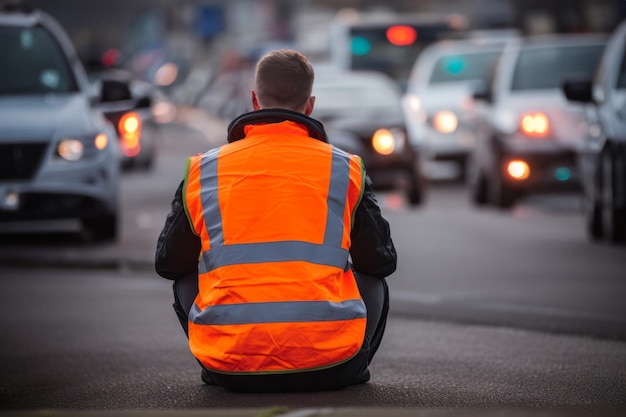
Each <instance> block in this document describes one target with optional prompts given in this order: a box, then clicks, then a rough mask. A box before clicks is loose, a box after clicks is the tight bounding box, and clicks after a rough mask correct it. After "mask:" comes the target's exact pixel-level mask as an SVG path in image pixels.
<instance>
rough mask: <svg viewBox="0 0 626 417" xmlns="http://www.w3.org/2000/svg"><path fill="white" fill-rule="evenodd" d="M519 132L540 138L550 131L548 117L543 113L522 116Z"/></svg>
mask: <svg viewBox="0 0 626 417" xmlns="http://www.w3.org/2000/svg"><path fill="white" fill-rule="evenodd" d="M520 130H521V131H522V133H524V134H525V135H527V136H531V137H535V138H542V137H544V136H546V135H547V134H548V131H549V130H550V122H549V121H548V116H546V115H545V114H543V113H528V114H525V115H523V116H522V119H521V121H520Z"/></svg>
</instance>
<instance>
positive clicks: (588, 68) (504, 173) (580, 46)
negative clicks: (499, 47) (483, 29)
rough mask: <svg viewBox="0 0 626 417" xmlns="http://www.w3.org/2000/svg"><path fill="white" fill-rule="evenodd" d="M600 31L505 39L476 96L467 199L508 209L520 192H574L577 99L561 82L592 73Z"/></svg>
mask: <svg viewBox="0 0 626 417" xmlns="http://www.w3.org/2000/svg"><path fill="white" fill-rule="evenodd" d="M605 44H606V37H605V36H603V35H589V34H587V35H573V34H570V35H546V36H539V37H530V38H525V39H519V40H513V41H510V42H509V43H507V46H506V47H505V49H504V51H503V53H502V54H501V55H500V57H499V58H498V62H497V64H496V66H495V67H494V69H493V71H492V72H491V74H490V77H489V82H488V83H487V86H486V89H484V90H482V91H477V92H476V94H474V97H475V99H477V106H476V114H477V121H476V129H477V135H478V136H477V142H476V145H475V147H474V150H473V151H472V153H471V156H470V159H469V166H468V178H467V182H468V186H469V191H470V196H471V200H472V201H473V202H474V203H476V204H478V205H483V204H486V203H490V204H493V205H494V206H496V207H499V208H510V207H511V206H512V205H513V204H514V203H515V202H516V201H517V200H518V199H519V198H520V197H522V196H525V195H528V194H534V193H541V192H558V191H578V190H579V189H580V182H579V177H578V171H577V169H576V157H575V155H576V150H577V149H578V148H579V147H580V146H581V144H582V142H583V139H584V135H585V129H586V127H585V126H586V122H585V115H584V109H583V106H581V105H580V104H576V103H571V102H568V100H567V99H566V98H565V96H564V94H563V92H562V91H561V84H562V83H563V82H564V80H566V79H569V78H572V77H574V78H575V77H588V76H591V74H592V73H593V71H594V69H595V67H596V64H597V63H598V61H599V58H600V55H601V54H602V51H603V49H604V46H605Z"/></svg>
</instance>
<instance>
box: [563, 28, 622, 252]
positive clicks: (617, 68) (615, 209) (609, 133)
mask: <svg viewBox="0 0 626 417" xmlns="http://www.w3.org/2000/svg"><path fill="white" fill-rule="evenodd" d="M563 89H564V92H565V93H566V95H567V97H568V99H570V100H572V101H577V102H582V103H584V104H585V109H586V110H587V112H586V116H587V121H588V123H589V128H588V129H587V136H586V137H585V141H584V144H583V146H582V147H581V149H580V152H579V154H578V156H579V158H578V162H579V166H580V174H581V179H582V184H583V192H584V204H583V208H584V210H583V215H584V224H585V228H586V230H587V235H588V236H589V238H591V239H592V240H600V239H604V240H605V241H607V242H610V243H622V244H623V243H625V242H626V20H625V21H623V22H622V23H621V24H620V25H619V26H618V27H617V28H616V29H615V31H614V32H613V34H612V36H611V39H610V40H609V43H608V44H607V46H606V48H605V50H604V53H603V55H602V59H601V61H600V65H599V66H598V68H597V70H596V72H595V73H594V76H593V78H591V77H590V78H587V79H584V80H572V81H569V82H567V83H565V84H564V86H563Z"/></svg>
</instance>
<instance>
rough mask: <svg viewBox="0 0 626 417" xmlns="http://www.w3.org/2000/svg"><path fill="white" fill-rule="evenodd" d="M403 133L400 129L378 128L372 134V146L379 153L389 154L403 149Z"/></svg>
mask: <svg viewBox="0 0 626 417" xmlns="http://www.w3.org/2000/svg"><path fill="white" fill-rule="evenodd" d="M404 142H405V134H404V131H403V130H402V129H378V130H377V131H376V132H374V134H373V135H372V147H373V148H374V150H375V151H376V152H378V153H379V154H381V155H390V154H392V153H394V152H401V151H402V150H403V149H404Z"/></svg>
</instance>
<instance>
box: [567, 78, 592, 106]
mask: <svg viewBox="0 0 626 417" xmlns="http://www.w3.org/2000/svg"><path fill="white" fill-rule="evenodd" d="M561 90H562V91H563V94H565V97H566V98H567V99H568V100H570V101H578V102H581V103H591V102H592V101H593V85H592V82H591V80H566V81H565V82H564V83H563V85H562V86H561Z"/></svg>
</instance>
